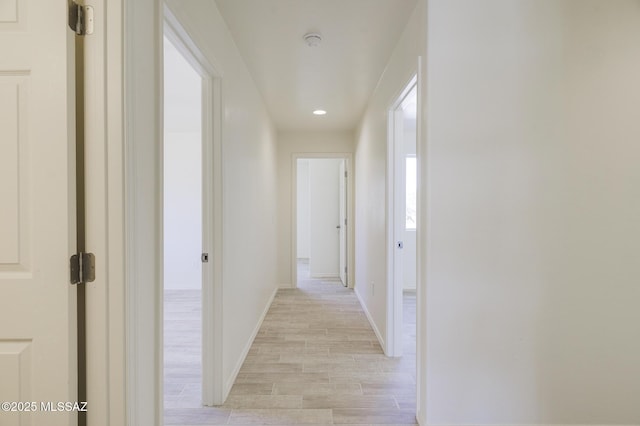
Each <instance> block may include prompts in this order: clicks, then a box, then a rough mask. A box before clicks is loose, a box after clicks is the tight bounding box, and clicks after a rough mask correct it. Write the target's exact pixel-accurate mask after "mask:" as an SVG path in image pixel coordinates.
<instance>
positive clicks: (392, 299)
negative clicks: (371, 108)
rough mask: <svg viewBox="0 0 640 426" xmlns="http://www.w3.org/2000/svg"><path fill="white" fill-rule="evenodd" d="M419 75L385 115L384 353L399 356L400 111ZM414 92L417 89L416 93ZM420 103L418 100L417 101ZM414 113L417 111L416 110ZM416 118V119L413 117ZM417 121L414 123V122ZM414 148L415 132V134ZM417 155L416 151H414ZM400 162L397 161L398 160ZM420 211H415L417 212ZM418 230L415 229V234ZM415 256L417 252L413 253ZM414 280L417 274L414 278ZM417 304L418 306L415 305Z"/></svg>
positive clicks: (402, 223)
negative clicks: (386, 116) (385, 310)
mask: <svg viewBox="0 0 640 426" xmlns="http://www.w3.org/2000/svg"><path fill="white" fill-rule="evenodd" d="M417 85H418V75H417V71H414V72H412V76H411V78H410V79H409V80H408V81H407V82H406V84H404V85H403V86H402V90H401V91H400V92H399V93H398V95H397V96H396V97H394V98H393V99H394V101H393V103H392V104H391V105H390V106H389V108H388V119H387V230H386V232H387V250H386V253H387V321H386V330H387V346H386V347H385V354H386V355H387V356H392V357H399V356H402V322H403V314H402V311H403V306H402V289H403V287H404V283H403V277H402V268H401V267H396V265H402V254H401V252H400V250H398V249H396V241H397V240H398V238H399V235H400V230H401V229H404V225H405V220H404V215H402V214H400V213H399V211H398V205H403V204H404V192H403V188H404V186H403V185H402V184H401V182H402V176H403V173H404V163H400V161H399V160H400V159H401V158H402V159H404V155H401V145H400V144H399V143H398V142H399V140H400V138H401V137H402V135H403V129H402V125H401V120H402V118H403V114H402V112H399V111H398V109H399V108H400V106H401V104H402V102H403V101H404V100H405V98H406V97H407V96H408V95H409V93H410V92H411V91H412V90H413V88H414V87H416V92H417ZM416 96H417V93H416ZM418 103H419V102H418ZM416 115H417V114H416ZM416 121H417V120H416ZM416 125H417V124H416ZM416 148H417V135H416ZM416 158H417V155H416ZM399 163H400V164H399ZM417 214H419V212H416V215H417ZM417 237H418V233H417V232H416V238H417ZM416 256H417V254H416ZM416 280H417V278H416ZM416 308H417V307H416Z"/></svg>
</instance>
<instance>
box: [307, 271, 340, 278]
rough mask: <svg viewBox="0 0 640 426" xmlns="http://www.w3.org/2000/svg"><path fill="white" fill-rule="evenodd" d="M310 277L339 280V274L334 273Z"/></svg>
mask: <svg viewBox="0 0 640 426" xmlns="http://www.w3.org/2000/svg"><path fill="white" fill-rule="evenodd" d="M310 276H311V278H340V274H336V273H334V272H327V273H320V274H310Z"/></svg>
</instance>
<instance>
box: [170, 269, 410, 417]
mask: <svg viewBox="0 0 640 426" xmlns="http://www.w3.org/2000/svg"><path fill="white" fill-rule="evenodd" d="M298 269H299V274H300V276H299V282H298V288H297V289H287V290H280V291H278V294H277V295H276V297H275V299H274V301H273V304H272V306H271V308H270V309H269V312H268V313H267V315H266V317H265V320H264V323H263V324H262V327H261V329H260V331H259V332H258V335H257V337H256V339H255V341H254V342H253V345H252V347H251V350H250V351H249V355H248V356H247V358H246V360H245V363H244V364H243V366H242V368H241V370H240V372H239V374H238V377H237V379H236V383H235V384H234V386H233V388H232V390H231V393H230V395H229V398H228V399H227V401H226V403H225V404H224V405H223V406H221V407H202V406H201V402H200V401H201V380H202V366H201V360H200V357H201V355H200V354H201V340H200V336H201V323H200V317H201V309H200V292H199V291H194V290H170V291H165V397H164V402H165V424H166V425H180V426H195V425H214V424H233V425H243V424H245V425H249V424H252V425H256V424H258V425H307V424H318V425H319V424H350V425H357V424H361V425H376V424H384V425H390V424H395V425H415V424H416V423H415V406H416V396H415V389H416V385H415V383H416V376H415V374H416V373H415V330H416V327H415V293H405V298H404V322H405V326H404V332H405V333H404V334H405V335H404V339H405V340H404V356H403V357H402V358H387V357H386V356H384V354H383V351H382V348H381V347H380V345H379V343H378V341H377V339H376V336H375V333H374V332H373V330H372V329H371V326H370V324H369V322H368V321H367V318H366V316H365V315H364V312H363V311H362V308H361V306H360V304H359V302H358V300H357V298H356V297H355V294H354V293H353V291H352V290H350V289H347V288H344V287H343V286H342V285H341V284H340V283H339V282H336V281H330V280H314V279H310V278H309V276H308V269H307V267H306V265H305V264H304V263H302V264H299V268H298Z"/></svg>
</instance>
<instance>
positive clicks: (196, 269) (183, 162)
mask: <svg viewBox="0 0 640 426" xmlns="http://www.w3.org/2000/svg"><path fill="white" fill-rule="evenodd" d="M201 99H202V82H201V77H200V75H199V74H198V73H197V72H196V71H195V70H194V69H193V67H192V66H191V65H189V63H188V62H187V61H186V60H185V59H184V57H182V55H181V54H180V53H179V52H178V51H177V50H176V48H175V47H174V46H173V45H172V44H171V43H170V42H169V41H168V40H167V39H166V38H165V41H164V147H163V159H164V164H163V172H164V179H163V202H164V209H163V221H164V232H163V240H164V288H165V289H187V288H189V289H200V288H201V287H202V263H201V261H200V255H201V253H202V133H201V116H202V101H201Z"/></svg>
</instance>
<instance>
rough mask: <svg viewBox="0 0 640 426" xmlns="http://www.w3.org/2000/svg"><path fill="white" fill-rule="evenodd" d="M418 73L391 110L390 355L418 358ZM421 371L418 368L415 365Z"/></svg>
mask: <svg viewBox="0 0 640 426" xmlns="http://www.w3.org/2000/svg"><path fill="white" fill-rule="evenodd" d="M417 92H418V90H417V76H414V77H413V78H412V79H411V80H410V82H409V83H408V84H407V85H406V86H405V88H404V89H403V90H402V92H401V94H400V95H399V96H398V98H397V99H396V101H395V102H394V104H393V105H392V107H391V109H390V111H389V138H388V140H389V146H388V158H389V175H388V178H389V182H388V188H389V193H390V194H391V196H390V197H389V204H388V214H389V218H391V220H390V221H389V224H388V229H387V232H388V238H389V241H390V242H391V244H393V247H391V250H390V253H389V258H388V265H389V267H388V271H389V272H388V274H389V275H388V283H389V284H388V301H389V303H388V309H387V315H388V318H387V324H388V328H387V336H388V337H389V339H388V344H387V351H386V352H387V355H389V356H394V357H401V356H403V357H404V358H406V359H407V360H408V362H411V363H413V364H414V366H415V362H416V318H417V312H416V282H417V239H416V234H417V231H418V229H417V222H418V220H417V217H418V211H417V210H418V209H417V185H418V170H417V156H416V148H417V117H418V114H417V105H418V97H417ZM414 374H415V371H414Z"/></svg>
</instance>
